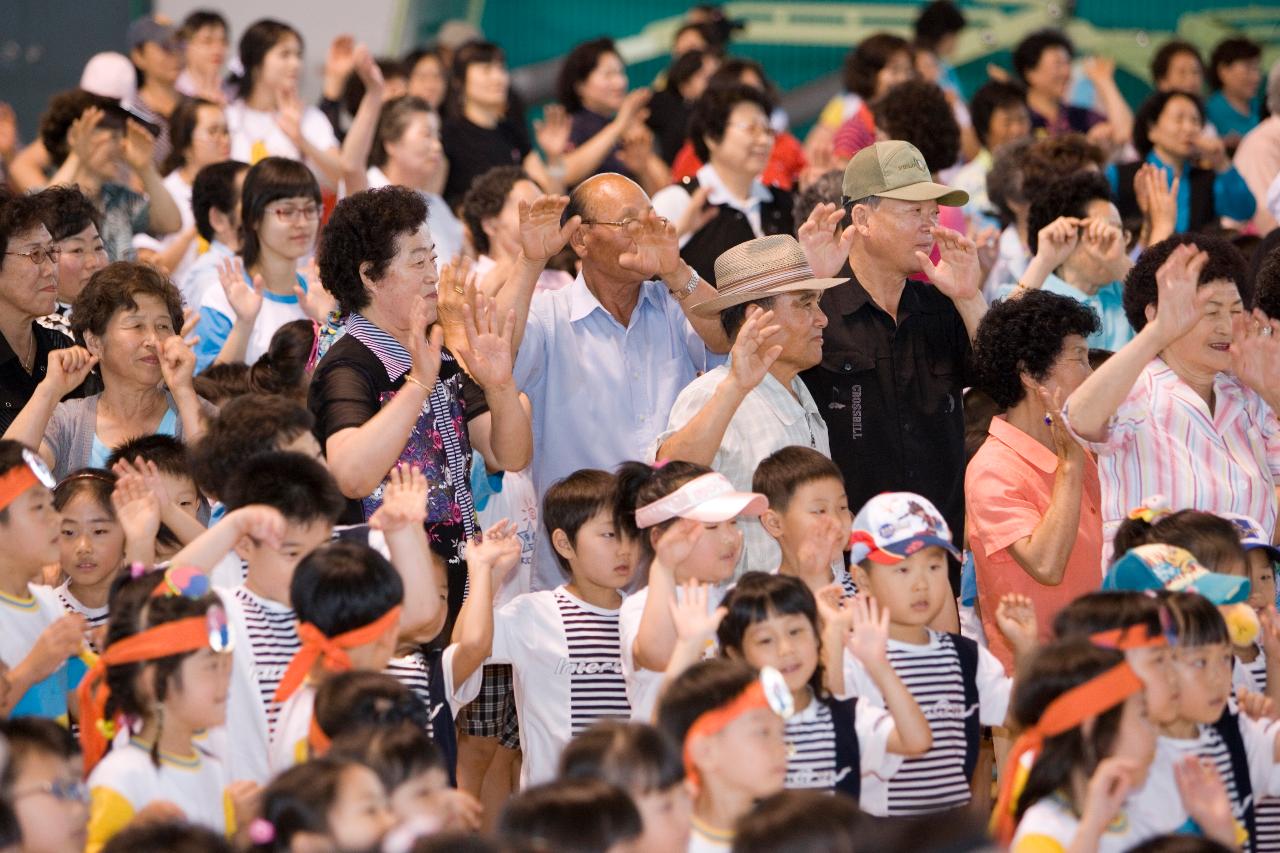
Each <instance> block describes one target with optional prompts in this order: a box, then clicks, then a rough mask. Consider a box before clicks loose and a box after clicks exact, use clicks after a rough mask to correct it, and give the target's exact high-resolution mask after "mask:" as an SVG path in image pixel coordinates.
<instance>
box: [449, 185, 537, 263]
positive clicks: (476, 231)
mask: <svg viewBox="0 0 1280 853" xmlns="http://www.w3.org/2000/svg"><path fill="white" fill-rule="evenodd" d="M531 180H533V179H532V178H530V177H529V176H528V175H527V174H526V173H525V171H524V169H521V168H520V167H519V166H494V167H493V168H492V169H490V170H489V171H487V172H485V173H484V174H483V175H481V176H480V177H478V178H476V179H475V180H474V181H472V182H471V186H470V187H469V188H468V189H467V194H466V195H464V196H463V197H462V209H461V210H460V211H459V213H461V215H462V221H463V222H465V223H466V225H467V233H468V234H470V235H471V245H473V246H475V247H476V251H477V252H478V253H479V254H481V255H487V254H489V235H488V234H486V233H484V221H485V220H486V219H492V218H493V217H495V216H497V215H498V214H500V213H502V208H503V207H504V206H505V205H506V203H507V196H509V195H511V190H512V189H514V188H515V185H516V184H517V183H519V182H520V181H531Z"/></svg>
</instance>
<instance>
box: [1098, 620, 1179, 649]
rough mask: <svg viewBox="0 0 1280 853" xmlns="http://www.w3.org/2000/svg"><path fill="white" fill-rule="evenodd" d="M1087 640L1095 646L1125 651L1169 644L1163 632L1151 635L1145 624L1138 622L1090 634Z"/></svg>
mask: <svg viewBox="0 0 1280 853" xmlns="http://www.w3.org/2000/svg"><path fill="white" fill-rule="evenodd" d="M1089 642H1091V643H1093V644H1094V645H1095V646H1102V647H1103V648H1106V649H1118V650H1120V651H1125V652H1127V651H1129V650H1130V649H1152V648H1158V647H1160V646H1167V645H1169V639H1168V638H1167V637H1166V636H1165V635H1164V634H1155V635H1152V634H1151V633H1149V632H1148V631H1147V630H1146V626H1144V625H1140V624H1139V625H1130V626H1128V627H1127V628H1113V629H1112V630H1110V631H1099V632H1098V633H1096V634H1090V635H1089Z"/></svg>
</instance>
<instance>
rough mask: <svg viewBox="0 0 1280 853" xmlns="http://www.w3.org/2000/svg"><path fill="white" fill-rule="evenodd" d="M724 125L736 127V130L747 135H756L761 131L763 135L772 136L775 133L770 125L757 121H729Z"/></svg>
mask: <svg viewBox="0 0 1280 853" xmlns="http://www.w3.org/2000/svg"><path fill="white" fill-rule="evenodd" d="M726 126H727V127H736V128H737V129H738V130H741V131H743V132H744V133H746V134H747V135H748V136H758V135H760V134H762V133H763V134H764V135H765V136H774V135H776V134H777V131H776V130H774V129H773V128H772V127H770V126H769V125H767V124H764V123H762V122H758V121H731V122H727V123H726Z"/></svg>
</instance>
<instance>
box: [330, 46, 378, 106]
mask: <svg viewBox="0 0 1280 853" xmlns="http://www.w3.org/2000/svg"><path fill="white" fill-rule="evenodd" d="M339 38H341V37H339ZM334 41H335V42H336V41H337V39H334ZM353 66H354V70H355V72H356V75H357V76H358V77H359V78H360V82H361V83H363V84H364V90H365V92H366V93H367V94H368V93H371V94H373V95H378V96H380V95H381V94H382V92H383V90H384V89H385V88H386V81H385V80H383V79H382V69H381V68H379V67H378V62H377V60H375V59H374V58H373V54H372V53H370V52H369V48H367V47H365V46H364V45H362V44H361V45H357V46H356V49H355V55H354V61H353ZM348 73H349V72H348Z"/></svg>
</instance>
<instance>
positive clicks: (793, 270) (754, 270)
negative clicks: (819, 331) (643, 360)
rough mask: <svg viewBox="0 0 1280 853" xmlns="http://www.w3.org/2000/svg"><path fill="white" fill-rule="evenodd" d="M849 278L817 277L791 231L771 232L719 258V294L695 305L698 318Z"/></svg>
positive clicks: (717, 274)
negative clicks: (745, 303) (789, 232)
mask: <svg viewBox="0 0 1280 853" xmlns="http://www.w3.org/2000/svg"><path fill="white" fill-rule="evenodd" d="M848 280H849V279H847V278H814V276H813V270H812V269H810V267H809V262H808V261H807V260H806V259H805V256H804V250H803V249H801V248H800V244H799V243H798V242H796V238H795V237H792V236H791V235H789V234H772V235H770V236H768V237H757V238H756V239H754V240H748V241H747V242H745V243H739V244H738V245H736V246H734V247H733V248H732V249H728V250H726V251H725V252H723V253H722V254H721V255H720V257H718V258H716V293H717V294H719V295H717V296H715V297H713V298H711V299H708V300H707V301H706V302H699V303H698V304H697V305H694V306H693V313H695V314H697V315H698V316H699V317H710V316H712V315H713V314H719V313H720V312H721V311H723V310H724V309H726V308H732V307H733V306H734V305H741V304H742V303H743V302H751V301H753V300H756V299H765V298H767V297H770V296H777V295H778V294H780V293H793V292H795V291H797V290H826V289H827V288H829V287H835V286H836V285H837V284H844V283H845V282H846V281H848Z"/></svg>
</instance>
